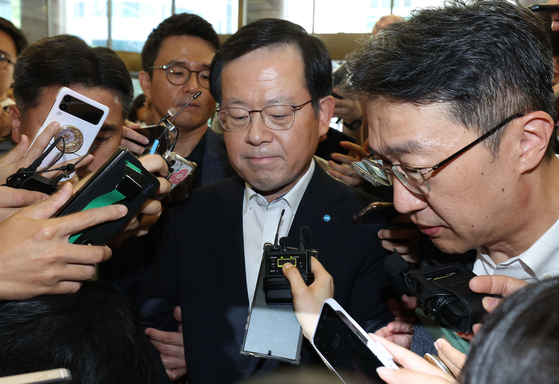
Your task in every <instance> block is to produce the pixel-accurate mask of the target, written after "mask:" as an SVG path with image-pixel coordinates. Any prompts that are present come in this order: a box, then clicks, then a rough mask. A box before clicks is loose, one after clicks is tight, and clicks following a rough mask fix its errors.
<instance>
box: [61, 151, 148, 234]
mask: <svg viewBox="0 0 559 384" xmlns="http://www.w3.org/2000/svg"><path fill="white" fill-rule="evenodd" d="M158 189H159V180H157V178H156V177H155V176H154V175H153V174H152V173H151V172H149V171H147V170H146V169H145V168H144V167H143V166H142V163H140V161H139V160H138V159H137V158H136V157H135V156H134V155H132V154H131V153H130V151H128V150H127V149H125V148H122V147H120V148H119V149H117V150H116V152H115V153H114V154H113V155H112V156H111V157H110V158H109V159H108V160H107V161H106V162H105V163H104V164H103V165H102V166H101V168H99V169H98V170H97V171H96V172H95V173H94V174H93V175H92V176H91V177H90V178H89V180H88V181H87V182H86V183H85V184H84V185H82V186H81V188H80V189H79V190H78V191H77V192H76V193H74V195H73V196H72V197H71V198H70V200H68V201H67V202H66V204H64V205H63V206H62V208H60V209H59V210H58V212H57V213H56V214H55V217H60V216H65V215H68V214H70V213H74V212H81V211H84V210H86V209H89V208H96V207H104V206H107V205H110V204H116V203H118V204H123V205H126V207H127V208H128V213H127V214H126V216H124V217H123V218H121V219H118V220H115V221H108V222H105V223H101V224H98V225H96V226H94V227H91V228H87V229H86V230H84V231H83V232H81V233H78V234H74V235H72V236H70V240H69V241H70V243H72V244H91V245H105V244H107V242H108V241H109V240H110V239H111V238H112V237H113V236H114V235H115V234H116V233H117V232H118V231H119V230H120V229H121V228H122V227H124V225H126V223H127V222H128V221H129V220H130V219H131V218H132V217H133V216H134V215H135V214H136V213H137V212H138V211H139V210H140V209H141V208H142V205H143V204H144V203H145V202H146V201H147V200H148V199H149V198H151V197H152V196H153V195H154V194H155V193H156V192H157V190H158Z"/></svg>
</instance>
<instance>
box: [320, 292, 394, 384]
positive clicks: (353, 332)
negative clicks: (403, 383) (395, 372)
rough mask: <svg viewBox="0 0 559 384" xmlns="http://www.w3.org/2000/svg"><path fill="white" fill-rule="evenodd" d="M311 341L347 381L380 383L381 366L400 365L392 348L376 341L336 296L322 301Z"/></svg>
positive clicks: (332, 368) (343, 379) (331, 366)
mask: <svg viewBox="0 0 559 384" xmlns="http://www.w3.org/2000/svg"><path fill="white" fill-rule="evenodd" d="M312 341H313V344H314V346H315V347H316V349H317V351H318V352H319V353H320V355H321V356H322V357H323V359H324V360H325V361H326V362H328V365H329V368H330V369H331V370H332V371H334V372H335V373H336V374H337V375H338V377H339V378H340V379H341V380H342V381H343V382H344V383H345V382H346V380H347V381H348V382H351V383H362V384H369V383H379V382H381V380H380V377H379V376H378V374H377V371H376V369H377V368H378V367H382V366H385V367H388V368H391V369H398V367H397V366H396V364H395V363H394V361H393V359H392V355H391V354H390V352H388V350H386V348H385V347H384V346H383V345H382V344H380V343H377V342H374V341H373V340H372V339H371V338H370V337H369V335H368V334H367V333H366V332H365V330H363V328H361V327H360V326H359V324H357V322H356V321H355V320H354V319H353V318H352V317H351V316H350V315H348V314H347V312H346V311H345V310H344V309H343V308H342V307H341V306H340V305H339V304H338V303H337V302H336V301H335V300H334V299H327V300H326V301H325V302H324V303H323V305H322V311H321V313H320V317H319V318H318V323H317V325H316V329H315V331H314V334H313V338H312Z"/></svg>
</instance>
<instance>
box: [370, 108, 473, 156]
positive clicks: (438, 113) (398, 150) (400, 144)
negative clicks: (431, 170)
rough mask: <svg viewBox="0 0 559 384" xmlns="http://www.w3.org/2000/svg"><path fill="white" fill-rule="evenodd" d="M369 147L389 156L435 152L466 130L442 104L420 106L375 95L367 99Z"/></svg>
mask: <svg viewBox="0 0 559 384" xmlns="http://www.w3.org/2000/svg"><path fill="white" fill-rule="evenodd" d="M367 116H368V119H369V146H370V147H371V149H372V150H373V151H375V152H377V153H380V154H382V155H383V156H386V157H395V156H399V155H406V154H422V153H428V152H432V151H433V149H434V148H437V147H439V144H441V142H447V141H453V139H452V138H453V137H457V133H459V132H461V131H463V127H458V126H457V125H456V124H454V123H453V122H451V121H450V120H449V119H448V118H447V115H446V109H445V108H444V107H443V106H441V105H434V104H433V105H427V106H419V105H416V104H413V103H409V102H407V103H406V102H394V101H390V100H387V99H383V98H375V99H372V100H369V101H368V102H367Z"/></svg>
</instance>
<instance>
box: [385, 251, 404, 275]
mask: <svg viewBox="0 0 559 384" xmlns="http://www.w3.org/2000/svg"><path fill="white" fill-rule="evenodd" d="M384 268H385V269H386V270H387V271H388V273H390V274H391V275H392V276H394V277H397V278H402V277H403V276H404V274H405V273H406V272H407V271H408V270H409V269H410V266H409V265H408V262H407V261H406V260H404V258H403V257H402V256H400V254H399V253H398V251H397V250H396V248H394V253H393V254H391V255H390V256H388V257H387V258H386V260H384Z"/></svg>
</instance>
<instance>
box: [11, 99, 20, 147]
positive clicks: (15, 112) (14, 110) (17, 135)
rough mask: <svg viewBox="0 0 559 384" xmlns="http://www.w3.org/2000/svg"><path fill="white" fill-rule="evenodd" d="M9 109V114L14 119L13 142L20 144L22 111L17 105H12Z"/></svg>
mask: <svg viewBox="0 0 559 384" xmlns="http://www.w3.org/2000/svg"><path fill="white" fill-rule="evenodd" d="M8 108H9V109H8V113H9V114H10V117H11V118H12V140H13V141H14V143H19V140H20V138H21V133H20V131H19V128H20V126H21V120H22V117H21V111H20V110H19V108H18V107H17V106H16V105H10V106H9V107H8Z"/></svg>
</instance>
